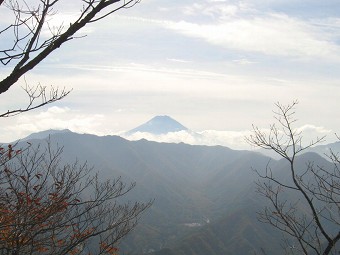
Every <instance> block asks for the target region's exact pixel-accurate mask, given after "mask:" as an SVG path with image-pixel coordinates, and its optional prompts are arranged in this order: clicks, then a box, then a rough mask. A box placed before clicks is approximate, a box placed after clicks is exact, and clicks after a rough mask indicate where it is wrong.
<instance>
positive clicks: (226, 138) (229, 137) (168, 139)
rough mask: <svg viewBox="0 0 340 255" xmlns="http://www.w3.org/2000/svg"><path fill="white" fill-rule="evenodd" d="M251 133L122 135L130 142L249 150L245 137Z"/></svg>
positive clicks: (208, 132) (141, 133) (185, 132)
mask: <svg viewBox="0 0 340 255" xmlns="http://www.w3.org/2000/svg"><path fill="white" fill-rule="evenodd" d="M249 134H250V132H249V131H216V130H206V131H202V132H196V133H195V132H191V131H189V132H188V131H179V132H170V133H167V134H162V135H154V134H150V133H144V132H137V133H134V134H132V135H124V134H120V135H121V136H122V137H124V138H125V139H128V140H132V141H136V140H140V139H146V140H149V141H156V142H164V143H180V142H183V143H186V144H191V145H208V146H214V145H221V146H226V147H230V148H232V149H249V148H250V146H249V145H248V144H247V142H246V141H245V139H244V137H245V136H246V135H249Z"/></svg>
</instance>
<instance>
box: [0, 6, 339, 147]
mask: <svg viewBox="0 0 340 255" xmlns="http://www.w3.org/2000/svg"><path fill="white" fill-rule="evenodd" d="M62 2H65V1H62V0H61V3H62ZM79 2H80V1H74V2H72V4H71V3H70V2H67V1H66V2H65V3H68V4H65V5H61V6H62V9H60V10H59V11H58V12H57V13H56V14H55V15H54V16H53V17H52V18H51V19H50V20H49V25H50V27H53V26H58V25H59V24H61V23H60V22H64V23H65V24H68V22H71V21H72V19H74V17H76V15H77V13H78V10H79V6H77V5H76V4H77V3H79ZM339 13H340V3H339V1H338V0H325V1H316V0H315V1H314V0H308V1H307V0H244V1H236V0H197V1H193V0H182V1H177V0H172V1H164V0H157V1H156V0H142V1H141V2H140V3H139V4H137V5H135V6H134V7H133V8H129V9H124V10H121V11H119V12H116V13H115V14H113V15H111V16H109V17H108V18H106V19H103V20H101V21H99V22H96V23H92V24H91V25H90V26H88V27H86V28H85V29H83V30H81V31H80V32H79V34H78V35H79V38H78V39H74V40H71V41H69V42H67V44H65V45H63V46H62V47H61V48H60V49H58V50H57V51H56V52H54V53H53V54H52V55H50V56H49V57H48V58H47V59H45V60H44V61H43V63H41V64H40V65H39V66H38V67H37V68H35V69H34V70H33V71H31V72H30V73H28V74H27V75H26V76H25V80H26V82H27V83H28V84H30V85H36V84H42V85H46V86H56V87H57V86H58V87H60V88H64V87H65V88H66V89H72V92H71V93H70V95H69V96H67V97H66V98H65V99H63V100H61V101H59V102H57V103H54V104H51V105H49V106H46V107H43V108H41V109H38V110H35V111H33V112H30V113H25V114H22V115H18V116H15V117H12V118H7V119H2V120H1V125H0V141H1V142H10V141H13V140H15V139H18V138H21V137H25V136H27V135H29V134H30V133H33V132H38V131H42V130H46V129H65V128H68V129H70V130H72V131H74V132H78V133H92V134H97V135H115V134H122V132H124V131H127V130H130V129H133V128H135V127H136V126H139V125H140V124H142V123H144V122H146V121H148V120H149V119H151V118H152V117H154V116H156V115H169V116H171V117H172V118H174V119H176V120H177V121H179V122H180V123H182V124H183V125H184V126H186V127H187V128H189V129H191V130H192V131H194V132H198V133H200V134H202V136H201V138H200V140H199V141H198V140H195V139H196V138H195V137H192V136H190V135H188V134H183V133H178V134H169V135H167V136H162V137H150V135H149V136H147V137H146V134H139V135H140V136H137V137H136V136H135V137H131V139H140V138H141V137H143V136H144V137H146V138H148V139H150V140H159V141H165V142H180V141H183V142H188V143H192V144H209V145H213V144H221V145H226V146H229V147H232V148H238V149H242V148H246V147H247V144H246V143H245V141H244V136H245V135H249V134H250V130H251V128H252V125H253V124H254V125H256V126H258V127H260V128H267V127H269V125H270V124H271V123H273V122H274V118H273V115H274V114H273V110H275V105H274V104H275V103H276V102H281V103H282V104H289V103H291V102H292V101H294V100H298V101H299V104H298V106H297V107H296V118H297V119H298V121H297V122H296V123H295V126H294V127H295V128H299V129H300V130H303V131H304V137H305V139H306V140H307V141H308V140H310V139H312V138H313V137H316V136H323V135H327V142H333V141H335V135H334V133H337V132H338V133H340V118H339V114H338V112H337V110H338V108H339V106H340V100H339V95H340V71H339V64H340V14H339ZM0 16H1V17H7V18H4V19H1V21H0V26H1V27H4V26H5V24H6V22H7V23H8V22H9V21H10V20H11V16H10V13H8V11H7V9H5V8H3V7H0ZM85 35H86V36H85ZM6 36H7V35H0V47H1V48H4V47H5V45H6V42H8V41H7V39H8V38H6ZM46 36H48V31H46ZM9 72H10V66H8V67H6V66H2V67H1V69H0V79H2V78H5V77H6V76H7V75H8V74H9ZM25 80H24V79H21V80H20V81H19V82H18V83H17V84H15V86H13V87H12V88H11V89H10V90H9V91H8V92H7V93H4V94H2V95H0V110H1V111H2V112H5V111H7V110H9V109H13V108H18V107H22V106H24V105H25V103H26V102H27V99H26V98H25V94H24V92H23V90H22V89H21V86H24V84H25ZM202 137H203V138H202ZM128 138H129V137H128Z"/></svg>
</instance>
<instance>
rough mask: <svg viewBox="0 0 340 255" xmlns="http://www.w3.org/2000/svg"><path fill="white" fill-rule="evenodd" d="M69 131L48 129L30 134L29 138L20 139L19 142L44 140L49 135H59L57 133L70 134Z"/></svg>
mask: <svg viewBox="0 0 340 255" xmlns="http://www.w3.org/2000/svg"><path fill="white" fill-rule="evenodd" d="M70 132H71V131H70V130H69V129H62V130H55V129H49V130H45V131H40V132H37V133H32V134H30V135H29V136H27V137H25V138H22V139H20V140H21V141H26V140H34V139H45V138H47V137H48V136H50V135H54V134H59V133H70Z"/></svg>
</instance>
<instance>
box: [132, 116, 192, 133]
mask: <svg viewBox="0 0 340 255" xmlns="http://www.w3.org/2000/svg"><path fill="white" fill-rule="evenodd" d="M179 131H189V129H188V128H186V127H185V126H183V125H182V124H181V123H179V122H178V121H176V120H174V119H173V118H171V117H169V116H167V115H163V116H155V117H153V118H152V119H151V120H149V121H147V122H146V123H144V124H142V125H140V126H138V127H136V128H134V129H132V130H130V131H128V132H127V134H128V135H132V134H134V133H137V132H142V133H150V134H153V135H162V134H167V133H170V132H179Z"/></svg>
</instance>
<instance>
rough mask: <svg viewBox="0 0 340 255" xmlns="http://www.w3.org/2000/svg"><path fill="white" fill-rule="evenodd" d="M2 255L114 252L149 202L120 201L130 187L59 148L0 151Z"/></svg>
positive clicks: (49, 146)
mask: <svg viewBox="0 0 340 255" xmlns="http://www.w3.org/2000/svg"><path fill="white" fill-rule="evenodd" d="M0 150H1V152H2V157H1V158H0V159H1V161H0V254H11V255H14V254H54V255H62V254H65V255H66V254H73V255H76V254H111V255H112V254H117V251H118V249H117V243H118V241H119V240H120V239H121V238H122V237H124V236H125V235H126V234H127V233H129V232H130V231H131V230H132V229H133V228H134V227H135V226H136V224H137V221H138V218H139V216H140V215H141V213H142V212H143V211H144V210H146V209H147V208H148V207H149V206H150V204H151V202H148V203H119V199H120V198H121V197H122V196H124V195H125V194H126V193H127V192H129V191H130V190H131V189H132V188H133V187H134V183H132V184H131V185H128V186H127V185H125V184H124V183H123V182H122V181H121V180H120V178H118V179H116V180H107V181H104V182H102V181H100V180H99V177H98V175H96V174H95V175H93V174H91V168H88V167H87V165H86V164H83V165H81V164H79V163H74V164H70V165H62V164H61V163H60V160H61V154H62V148H53V146H51V144H50V143H49V142H48V143H47V146H46V148H41V147H40V146H34V145H28V146H27V147H26V148H25V149H23V150H15V149H14V147H13V146H11V145H9V146H8V148H3V147H1V148H0Z"/></svg>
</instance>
